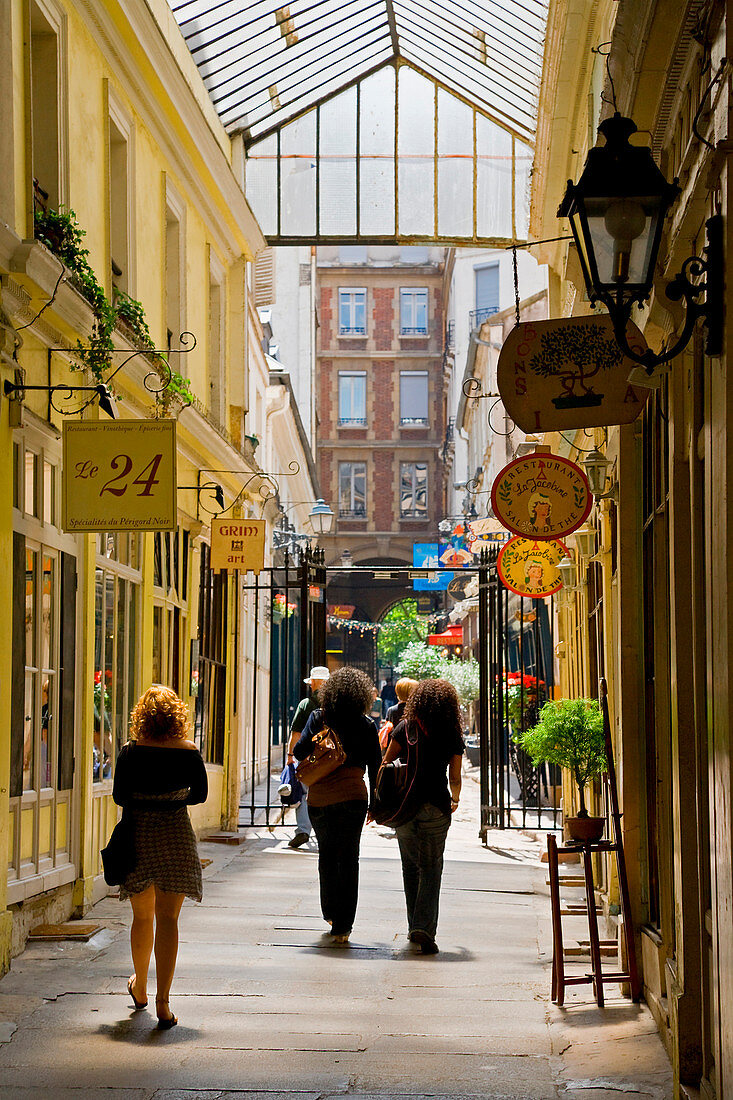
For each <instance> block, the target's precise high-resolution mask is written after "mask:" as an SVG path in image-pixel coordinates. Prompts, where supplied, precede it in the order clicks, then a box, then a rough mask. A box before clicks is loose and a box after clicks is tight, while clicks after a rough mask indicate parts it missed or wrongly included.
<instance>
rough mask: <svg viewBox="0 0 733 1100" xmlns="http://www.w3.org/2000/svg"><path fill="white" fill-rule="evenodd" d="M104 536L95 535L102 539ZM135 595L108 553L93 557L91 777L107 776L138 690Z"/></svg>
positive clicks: (134, 582)
mask: <svg viewBox="0 0 733 1100" xmlns="http://www.w3.org/2000/svg"><path fill="white" fill-rule="evenodd" d="M106 537H107V536H100V538H101V539H102V540H106ZM136 537H137V536H136ZM139 601H140V584H139V582H138V581H137V580H135V579H133V578H132V577H130V576H126V575H124V572H123V570H122V569H118V568H116V563H114V562H113V559H111V558H99V557H98V558H97V568H96V570H95V598H94V690H93V695H94V747H93V761H92V778H93V780H94V782H95V783H99V782H101V781H102V780H104V779H109V778H110V777H111V776H112V772H113V769H114V762H115V760H116V759H117V754H118V752H119V751H120V749H121V747H122V745H123V744H124V743H125V742H126V740H127V733H128V726H129V721H130V712H131V710H132V708H133V707H134V705H135V703H136V701H137V698H138V694H139V692H138V688H139V683H138V678H139V667H138V654H139V651H140V626H139Z"/></svg>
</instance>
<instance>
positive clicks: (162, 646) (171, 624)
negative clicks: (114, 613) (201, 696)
mask: <svg viewBox="0 0 733 1100" xmlns="http://www.w3.org/2000/svg"><path fill="white" fill-rule="evenodd" d="M188 564H189V532H188V531H187V530H185V529H184V528H182V527H178V528H177V529H176V530H175V531H156V532H155V533H154V535H153V586H154V587H155V588H157V589H160V590H161V591H160V592H158V593H156V595H155V597H154V601H153V680H154V682H155V683H158V684H166V685H167V686H168V687H170V688H173V690H174V691H175V692H177V693H178V695H184V696H185V691H184V690H183V687H182V685H183V684H185V682H186V680H185V670H184V668H183V660H184V653H183V648H184V645H183V643H184V640H185V637H186V622H187V600H188Z"/></svg>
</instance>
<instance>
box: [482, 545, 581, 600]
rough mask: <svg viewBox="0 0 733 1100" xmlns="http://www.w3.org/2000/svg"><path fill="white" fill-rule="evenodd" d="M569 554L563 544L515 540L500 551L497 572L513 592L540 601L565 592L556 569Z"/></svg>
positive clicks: (503, 582)
mask: <svg viewBox="0 0 733 1100" xmlns="http://www.w3.org/2000/svg"><path fill="white" fill-rule="evenodd" d="M567 553H568V552H567V549H566V547H564V546H563V544H562V543H561V542H556V541H554V540H553V541H550V540H547V539H545V540H543V541H539V540H536V539H522V538H519V537H516V538H513V539H509V542H507V543H506V545H505V546H503V547H502V548H501V550H500V551H499V557H498V558H497V560H496V568H497V571H498V573H499V578H500V580H501V582H502V584H503V585H504V586H505V587H506V588H508V589H509V591H510V592H516V594H517V595H518V596H529V597H530V599H535V600H540V599H544V597H545V596H554V594H555V593H556V592H559V591H560V589H561V588H562V580H561V579H560V571H559V569H558V568H557V567H558V564H559V562H561V561H562V559H563V558H564V557H567Z"/></svg>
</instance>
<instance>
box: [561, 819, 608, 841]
mask: <svg viewBox="0 0 733 1100" xmlns="http://www.w3.org/2000/svg"><path fill="white" fill-rule="evenodd" d="M565 822H566V824H567V827H568V832H569V833H570V835H571V837H572V838H573V840H579V841H583V842H585V841H588V840H600V839H601V837H602V836H603V830H604V828H605V826H606V819H605V817H568V818H566V819H565Z"/></svg>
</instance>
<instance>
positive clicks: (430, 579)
mask: <svg viewBox="0 0 733 1100" xmlns="http://www.w3.org/2000/svg"><path fill="white" fill-rule="evenodd" d="M441 549H442V548H441V546H440V544H439V543H437V542H415V543H413V544H412V564H413V565H414V566H416V567H417V568H418V569H421V570H429V572H424V573H417V574H416V573H412V574H411V578H412V588H413V591H415V592H442V591H443V590H444V589H446V588H447V587H448V585H449V584H450V582H451V580H452V579H453V574H452V573H446V572H445V570H442V569H441V568H440V566H441V564H443V565H445V564H446V563H445V562H443V561H442V559H441V557H440V551H441Z"/></svg>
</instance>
